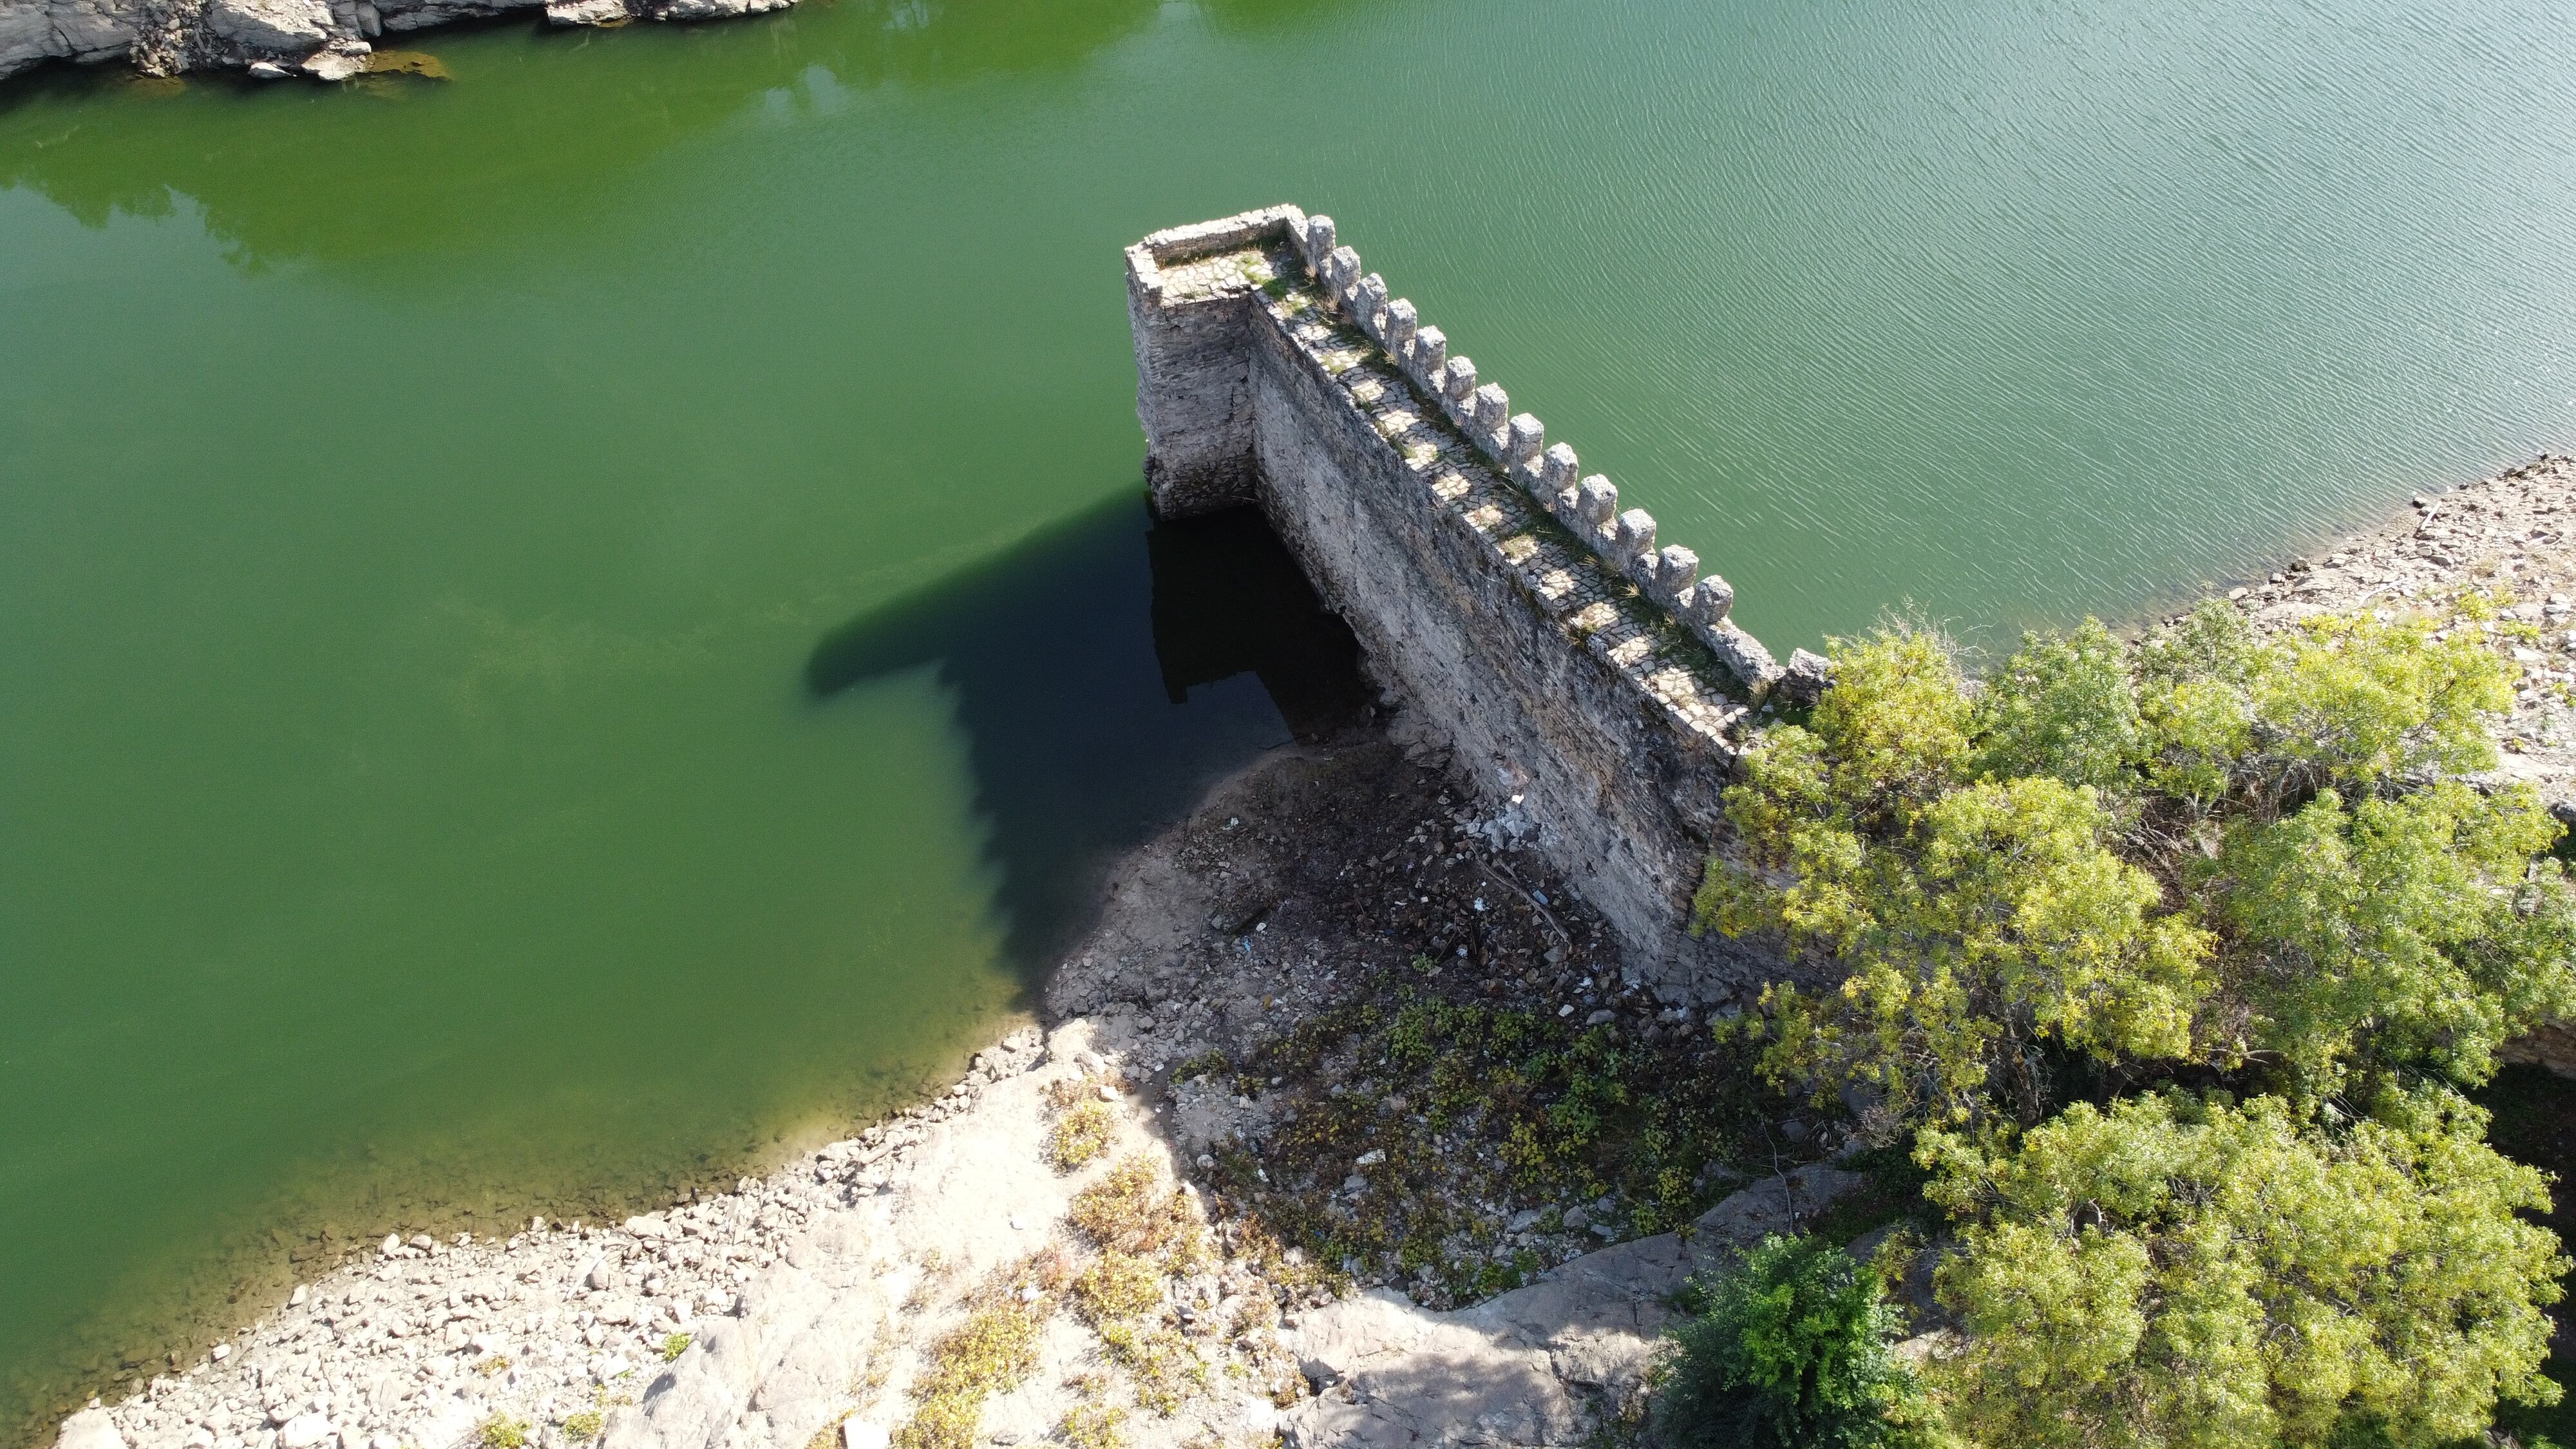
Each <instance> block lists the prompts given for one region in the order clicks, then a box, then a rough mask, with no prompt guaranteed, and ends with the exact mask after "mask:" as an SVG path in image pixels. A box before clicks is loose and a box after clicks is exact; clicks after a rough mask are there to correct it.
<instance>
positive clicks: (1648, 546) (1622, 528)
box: [1611, 508, 1655, 574]
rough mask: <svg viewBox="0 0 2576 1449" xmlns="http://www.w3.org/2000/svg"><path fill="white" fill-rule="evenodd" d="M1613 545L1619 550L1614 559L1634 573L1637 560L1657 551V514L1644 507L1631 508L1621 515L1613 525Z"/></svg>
mask: <svg viewBox="0 0 2576 1449" xmlns="http://www.w3.org/2000/svg"><path fill="white" fill-rule="evenodd" d="M1611 546H1612V547H1613V548H1615V549H1617V550H1618V556H1617V557H1616V558H1615V559H1614V560H1612V561H1613V562H1615V563H1617V564H1619V565H1620V566H1621V567H1623V568H1625V569H1626V570H1627V571H1628V572H1629V573H1631V574H1633V573H1635V572H1636V571H1637V566H1636V562H1635V561H1636V560H1637V559H1639V558H1642V557H1643V556H1645V555H1647V554H1650V553H1653V552H1654V551H1655V515H1653V514H1651V513H1648V512H1647V511H1646V510H1644V509H1642V508H1631V509H1629V510H1628V511H1627V512H1625V513H1622V514H1620V515H1619V520H1618V522H1617V523H1616V524H1614V525H1613V526H1612V533H1611Z"/></svg>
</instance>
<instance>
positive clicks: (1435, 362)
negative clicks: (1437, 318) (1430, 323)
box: [1405, 327, 1449, 393]
mask: <svg viewBox="0 0 2576 1449" xmlns="http://www.w3.org/2000/svg"><path fill="white" fill-rule="evenodd" d="M1405 365H1406V366H1407V367H1409V368H1410V369H1412V372H1413V380H1414V381H1415V382H1418V383H1420V384H1422V385H1423V386H1424V387H1425V388H1427V389H1429V390H1430V391H1432V392H1435V393H1438V392H1445V391H1446V390H1447V384H1448V379H1447V378H1446V377H1445V376H1444V374H1445V373H1446V371H1447V369H1448V367H1449V334H1448V333H1446V332H1443V331H1441V330H1440V329H1439V328H1437V327H1425V328H1423V329H1422V330H1421V331H1419V332H1416V333H1414V334H1413V349H1412V351H1411V353H1410V354H1409V355H1407V356H1406V358H1405Z"/></svg>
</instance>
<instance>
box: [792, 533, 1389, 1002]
mask: <svg viewBox="0 0 2576 1449" xmlns="http://www.w3.org/2000/svg"><path fill="white" fill-rule="evenodd" d="M920 668H929V669H932V670H935V671H936V674H937V678H938V680H939V682H940V683H941V684H942V685H943V686H945V687H946V688H947V689H948V690H949V692H950V693H951V694H952V695H953V697H954V698H955V700H956V702H957V703H956V709H957V716H958V723H959V724H960V726H961V727H962V728H963V729H964V730H965V732H966V737H967V747H968V757H969V761H970V764H971V766H972V768H973V770H974V775H975V793H976V800H975V808H976V809H977V811H978V812H979V813H980V814H981V815H982V816H983V818H984V819H985V821H986V822H987V825H988V828H989V831H990V834H989V838H988V840H987V843H986V846H985V851H986V858H987V860H988V861H989V862H990V863H991V864H992V866H993V867H994V868H995V874H996V876H997V878H998V884H997V887H996V889H997V893H998V899H997V901H996V904H997V906H998V907H999V909H1000V911H1001V913H1002V916H1003V919H1004V921H1005V922H1006V924H1007V936H1006V944H1005V949H1006V951H1007V953H1008V956H1009V960H1010V964H1011V966H1012V968H1013V969H1014V970H1016V971H1018V972H1019V973H1020V974H1021V976H1022V978H1023V979H1024V980H1025V981H1027V982H1028V983H1029V984H1030V986H1032V987H1035V986H1036V985H1038V984H1039V983H1040V981H1041V979H1042V977H1043V974H1044V972H1045V970H1046V968H1047V967H1048V966H1049V965H1051V964H1052V962H1053V961H1054V959H1055V957H1056V956H1057V955H1059V954H1060V953H1061V952H1062V951H1063V950H1064V949H1065V948H1066V947H1067V946H1069V945H1070V944H1071V943H1072V941H1073V940H1074V939H1075V938H1076V937H1077V936H1078V935H1079V934H1080V932H1081V931H1082V930H1083V929H1084V928H1085V927H1087V926H1088V925H1089V924H1090V922H1091V921H1092V920H1093V919H1094V918H1095V917H1096V915H1097V912H1098V906H1099V899H1098V896H1099V889H1100V885H1101V882H1102V879H1103V876H1104V874H1105V872H1106V870H1107V868H1108V866H1109V864H1110V862H1111V861H1112V860H1113V859H1114V858H1115V857H1116V856H1117V854H1118V853H1119V852H1121V851H1123V850H1125V849H1128V848H1130V847H1132V846H1134V845H1136V844H1138V843H1141V842H1142V841H1144V840H1145V839H1147V838H1148V837H1149V836H1151V835H1152V834H1153V833H1154V831H1155V830H1157V829H1159V828H1160V827H1161V826H1163V825H1164V824H1166V823H1168V822H1170V821H1171V820H1173V819H1176V818H1177V817H1178V816H1179V815H1180V814H1181V813H1182V812H1183V811H1185V810H1186V809H1187V808H1188V807H1189V805H1190V803H1191V802H1192V801H1193V800H1194V799H1195V798H1197V796H1198V794H1199V793H1200V792H1201V791H1202V790H1204V789H1205V788H1206V787H1207V786H1208V785H1209V784H1210V783H1212V782H1214V781H1215V780H1216V779H1218V778H1219V777H1221V776H1222V775H1224V774H1226V773H1228V772H1230V771H1232V770H1234V769H1237V768H1239V767H1241V766H1242V765H1244V764H1246V763H1248V762H1250V761H1251V760H1252V759H1253V758H1254V757H1255V756H1256V755H1258V754H1260V753H1261V752H1262V751H1264V750H1266V749H1269V748H1272V747H1274V746H1278V745H1282V744H1286V743H1288V742H1289V740H1290V739H1291V738H1292V737H1294V738H1298V739H1305V740H1316V739H1323V738H1329V737H1331V736H1333V735H1335V734H1338V733H1340V732H1342V731H1344V730H1346V729H1348V728H1350V727H1351V726H1353V725H1354V724H1356V723H1357V722H1358V721H1359V720H1360V719H1361V718H1362V717H1363V716H1364V714H1365V712H1366V710H1367V706H1368V701H1369V698H1370V690H1369V687H1368V686H1367V684H1366V683H1365V682H1364V680H1363V679H1362V677H1361V674H1360V669H1359V646H1358V643H1357V641H1355V640H1354V639H1353V638H1352V637H1351V633H1350V630H1349V629H1348V628H1346V627H1345V626H1344V625H1343V624H1342V621H1341V620H1340V619H1339V618H1337V617H1335V616H1334V615H1333V614H1331V613H1330V612H1328V611H1327V610H1326V609H1325V608H1324V606H1323V604H1322V603H1321V601H1319V600H1318V599H1317V598H1316V596H1315V593H1314V590H1313V589H1312V588H1311V587H1309V586H1308V584H1307V582H1306V579H1305V577H1304V575H1303V574H1301V573H1300V572H1299V571H1298V569H1297V566H1296V563H1295V561H1294V560H1293V559H1291V558H1290V557H1289V554H1288V551H1287V550H1286V549H1285V548H1284V547H1283V546H1282V545H1281V544H1280V543H1279V541H1278V539H1277V538H1276V537H1275V536H1274V535H1273V534H1272V533H1271V532H1270V530H1269V528H1268V526H1267V525H1266V524H1264V523H1263V522H1262V520H1261V519H1260V517H1259V515H1258V514H1256V513H1254V512H1252V511H1251V510H1248V509H1245V510H1237V511H1235V512H1233V513H1229V514H1222V515H1218V516H1216V517H1213V518H1206V519H1195V520H1189V521H1185V522H1180V523H1158V522H1155V521H1153V520H1152V519H1151V518H1150V516H1149V515H1148V514H1147V512H1146V510H1145V508H1144V505H1143V503H1142V501H1141V500H1127V499H1122V500H1120V501H1118V502H1116V503H1114V504H1112V505H1110V506H1106V507H1102V508H1097V509H1093V510H1091V511H1089V512H1086V513H1084V514H1082V515H1080V516H1078V517H1076V518H1074V519H1072V520H1070V521H1068V522H1066V523H1063V524H1060V525H1057V526H1054V527H1051V528H1049V529H1048V530H1046V531H1045V532H1043V533H1041V534H1039V535H1037V536H1036V537H1034V538H1031V539H1029V540H1027V541H1026V542H1024V543H1021V544H1019V545H1017V546H1016V547H1014V548H1011V549H1009V550H1007V551H1006V552H1004V553H1002V554H1000V555H999V556H997V557H994V558H992V559H989V560H986V561H985V562H982V563H980V564H977V565H976V566H974V567H973V568H971V569H968V570H966V571H964V572H962V573H959V574H957V575H954V576H952V577H949V578H946V579H942V580H940V581H939V582H938V583H937V584H935V585H932V586H931V587H929V588H926V589H923V590H920V591H919V592H917V593H915V594H912V595H910V596H908V597H906V598H902V599H898V600H896V601H895V602H893V603H891V604H888V605H885V606H883V607H880V608H876V609H871V610H869V611H868V612H866V613H864V614H862V615H860V616H859V617H857V618H854V619H852V620H850V621H849V622H848V623H846V624H844V625H842V626H841V627H839V628H837V629H834V630H832V631H831V632H830V633H828V634H826V635H825V636H823V638H822V639H821V640H819V641H818V642H817V643H816V644H815V646H814V649H813V652H812V653H811V654H810V655H809V656H808V657H807V659H806V662H805V688H806V691H807V693H808V694H809V695H810V696H811V697H812V698H813V699H814V700H815V701H816V703H817V705H818V707H828V706H829V703H830V701H831V700H832V699H833V698H834V697H835V696H838V695H840V694H842V693H844V692H845V691H848V690H851V689H855V688H858V687H861V686H864V685H866V684H868V683H870V682H871V681H875V680H881V679H884V678H887V677H888V676H891V675H895V674H900V673H903V672H906V671H910V670H914V669H920ZM851 743H852V748H853V749H854V750H857V749H865V748H866V742H865V741H864V740H853V741H852V742H851Z"/></svg>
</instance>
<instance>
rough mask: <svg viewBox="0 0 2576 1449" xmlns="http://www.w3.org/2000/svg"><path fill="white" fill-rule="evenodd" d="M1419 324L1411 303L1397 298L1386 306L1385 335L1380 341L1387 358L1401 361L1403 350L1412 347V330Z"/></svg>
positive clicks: (1419, 320) (1419, 319) (1418, 318)
mask: <svg viewBox="0 0 2576 1449" xmlns="http://www.w3.org/2000/svg"><path fill="white" fill-rule="evenodd" d="M1420 322H1421V318H1420V317H1418V316H1417V315H1415V313H1414V310H1413V304H1412V303H1411V302H1408V301H1406V300H1404V299H1403V298H1401V297H1398V298H1396V299H1395V300H1394V301H1392V302H1389V303H1387V304H1386V333H1385V336H1384V337H1383V339H1382V340H1383V341H1384V342H1385V343H1386V350H1387V353H1388V355H1389V356H1392V357H1394V358H1395V359H1396V360H1398V361H1402V360H1403V358H1404V354H1405V349H1406V348H1408V347H1410V346H1411V345H1412V343H1413V334H1414V330H1415V328H1416V327H1417V326H1419V325H1420Z"/></svg>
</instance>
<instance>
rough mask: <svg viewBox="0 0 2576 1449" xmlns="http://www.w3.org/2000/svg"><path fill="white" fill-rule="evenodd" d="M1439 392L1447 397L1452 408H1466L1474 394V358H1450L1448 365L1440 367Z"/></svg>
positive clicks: (1459, 409) (1461, 409)
mask: <svg viewBox="0 0 2576 1449" xmlns="http://www.w3.org/2000/svg"><path fill="white" fill-rule="evenodd" d="M1440 392H1441V395H1442V396H1444V397H1446V398H1448V399H1449V403H1450V406H1451V408H1452V409H1454V410H1458V411H1465V410H1467V409H1468V407H1469V405H1470V399H1472V398H1474V397H1475V395H1476V359H1474V358H1472V357H1453V358H1450V359H1449V365H1448V366H1447V367H1445V368H1443V369H1441V375H1440Z"/></svg>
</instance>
